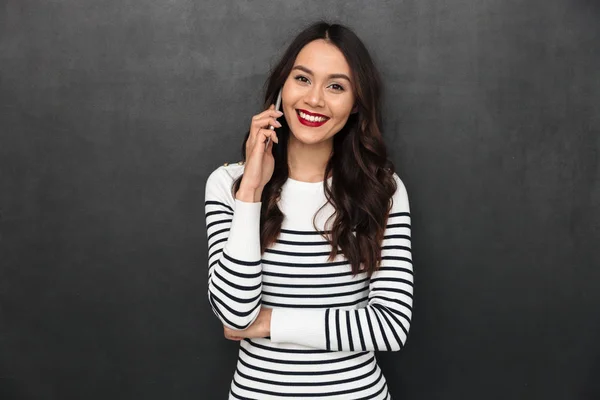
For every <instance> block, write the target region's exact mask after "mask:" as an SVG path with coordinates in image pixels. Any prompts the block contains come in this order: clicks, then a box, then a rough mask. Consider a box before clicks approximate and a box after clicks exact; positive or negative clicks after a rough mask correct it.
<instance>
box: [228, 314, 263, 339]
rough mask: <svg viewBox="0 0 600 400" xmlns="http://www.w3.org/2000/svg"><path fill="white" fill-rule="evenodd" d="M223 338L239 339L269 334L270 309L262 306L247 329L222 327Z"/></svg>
mask: <svg viewBox="0 0 600 400" xmlns="http://www.w3.org/2000/svg"><path fill="white" fill-rule="evenodd" d="M223 330H224V333H225V338H226V339H229V340H236V341H240V340H242V339H245V338H248V339H256V338H264V337H267V336H270V335H271V309H270V308H264V307H262V308H261V309H260V312H259V313H258V316H257V317H256V319H255V320H254V322H253V323H252V325H250V326H249V327H248V328H247V329H244V330H243V331H236V330H233V329H230V328H228V327H226V326H224V327H223Z"/></svg>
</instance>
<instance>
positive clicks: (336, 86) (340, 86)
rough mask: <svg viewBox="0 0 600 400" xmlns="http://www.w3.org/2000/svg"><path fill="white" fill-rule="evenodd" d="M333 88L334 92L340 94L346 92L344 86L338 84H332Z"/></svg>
mask: <svg viewBox="0 0 600 400" xmlns="http://www.w3.org/2000/svg"><path fill="white" fill-rule="evenodd" d="M331 88H332V89H333V90H336V91H338V92H341V91H342V90H344V88H343V87H342V85H338V84H337V83H334V84H332V85H331Z"/></svg>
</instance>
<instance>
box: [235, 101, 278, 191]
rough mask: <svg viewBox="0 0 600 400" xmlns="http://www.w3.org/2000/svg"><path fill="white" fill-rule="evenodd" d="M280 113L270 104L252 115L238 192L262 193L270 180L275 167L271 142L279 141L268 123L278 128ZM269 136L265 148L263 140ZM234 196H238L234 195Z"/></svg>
mask: <svg viewBox="0 0 600 400" xmlns="http://www.w3.org/2000/svg"><path fill="white" fill-rule="evenodd" d="M282 115H283V113H282V112H281V111H275V106H274V105H271V107H269V108H268V109H267V110H265V111H263V112H262V113H260V114H257V115H255V116H254V117H252V123H251V124H250V136H248V140H247V141H246V166H245V168H244V177H243V178H242V182H240V188H239V191H238V193H240V194H244V193H251V194H252V195H254V194H256V193H262V190H263V188H264V187H265V185H266V184H267V183H268V182H269V180H271V177H272V176H273V170H274V168H275V159H274V158H273V142H275V143H279V139H278V138H277V134H276V133H275V130H271V129H269V125H272V126H274V127H276V128H280V127H281V124H280V123H279V122H277V118H279V117H281V116H282ZM269 137H270V138H271V142H270V143H269V145H268V146H267V148H266V149H265V141H266V140H267V138H269ZM236 197H238V196H237V195H236ZM259 198H260V197H259ZM240 200H243V199H240Z"/></svg>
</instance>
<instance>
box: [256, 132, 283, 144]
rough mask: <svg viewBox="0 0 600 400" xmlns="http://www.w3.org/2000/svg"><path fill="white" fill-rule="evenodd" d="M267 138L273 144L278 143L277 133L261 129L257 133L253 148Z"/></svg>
mask: <svg viewBox="0 0 600 400" xmlns="http://www.w3.org/2000/svg"><path fill="white" fill-rule="evenodd" d="M268 138H271V140H272V141H274V142H275V143H279V138H278V137H277V132H275V131H274V130H273V131H272V130H270V129H265V128H261V129H260V130H259V132H257V135H256V142H255V146H256V145H257V144H260V143H263V144H264V143H265V142H266V141H267V139H268Z"/></svg>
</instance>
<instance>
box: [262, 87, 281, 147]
mask: <svg viewBox="0 0 600 400" xmlns="http://www.w3.org/2000/svg"><path fill="white" fill-rule="evenodd" d="M282 91H283V87H281V89H279V94H277V101H275V111H279V109H280V108H281V92H282ZM269 129H270V130H272V131H274V130H275V127H274V126H273V125H269ZM269 143H271V138H270V137H269V138H267V141H266V142H265V150H266V149H267V146H268V145H269Z"/></svg>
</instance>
